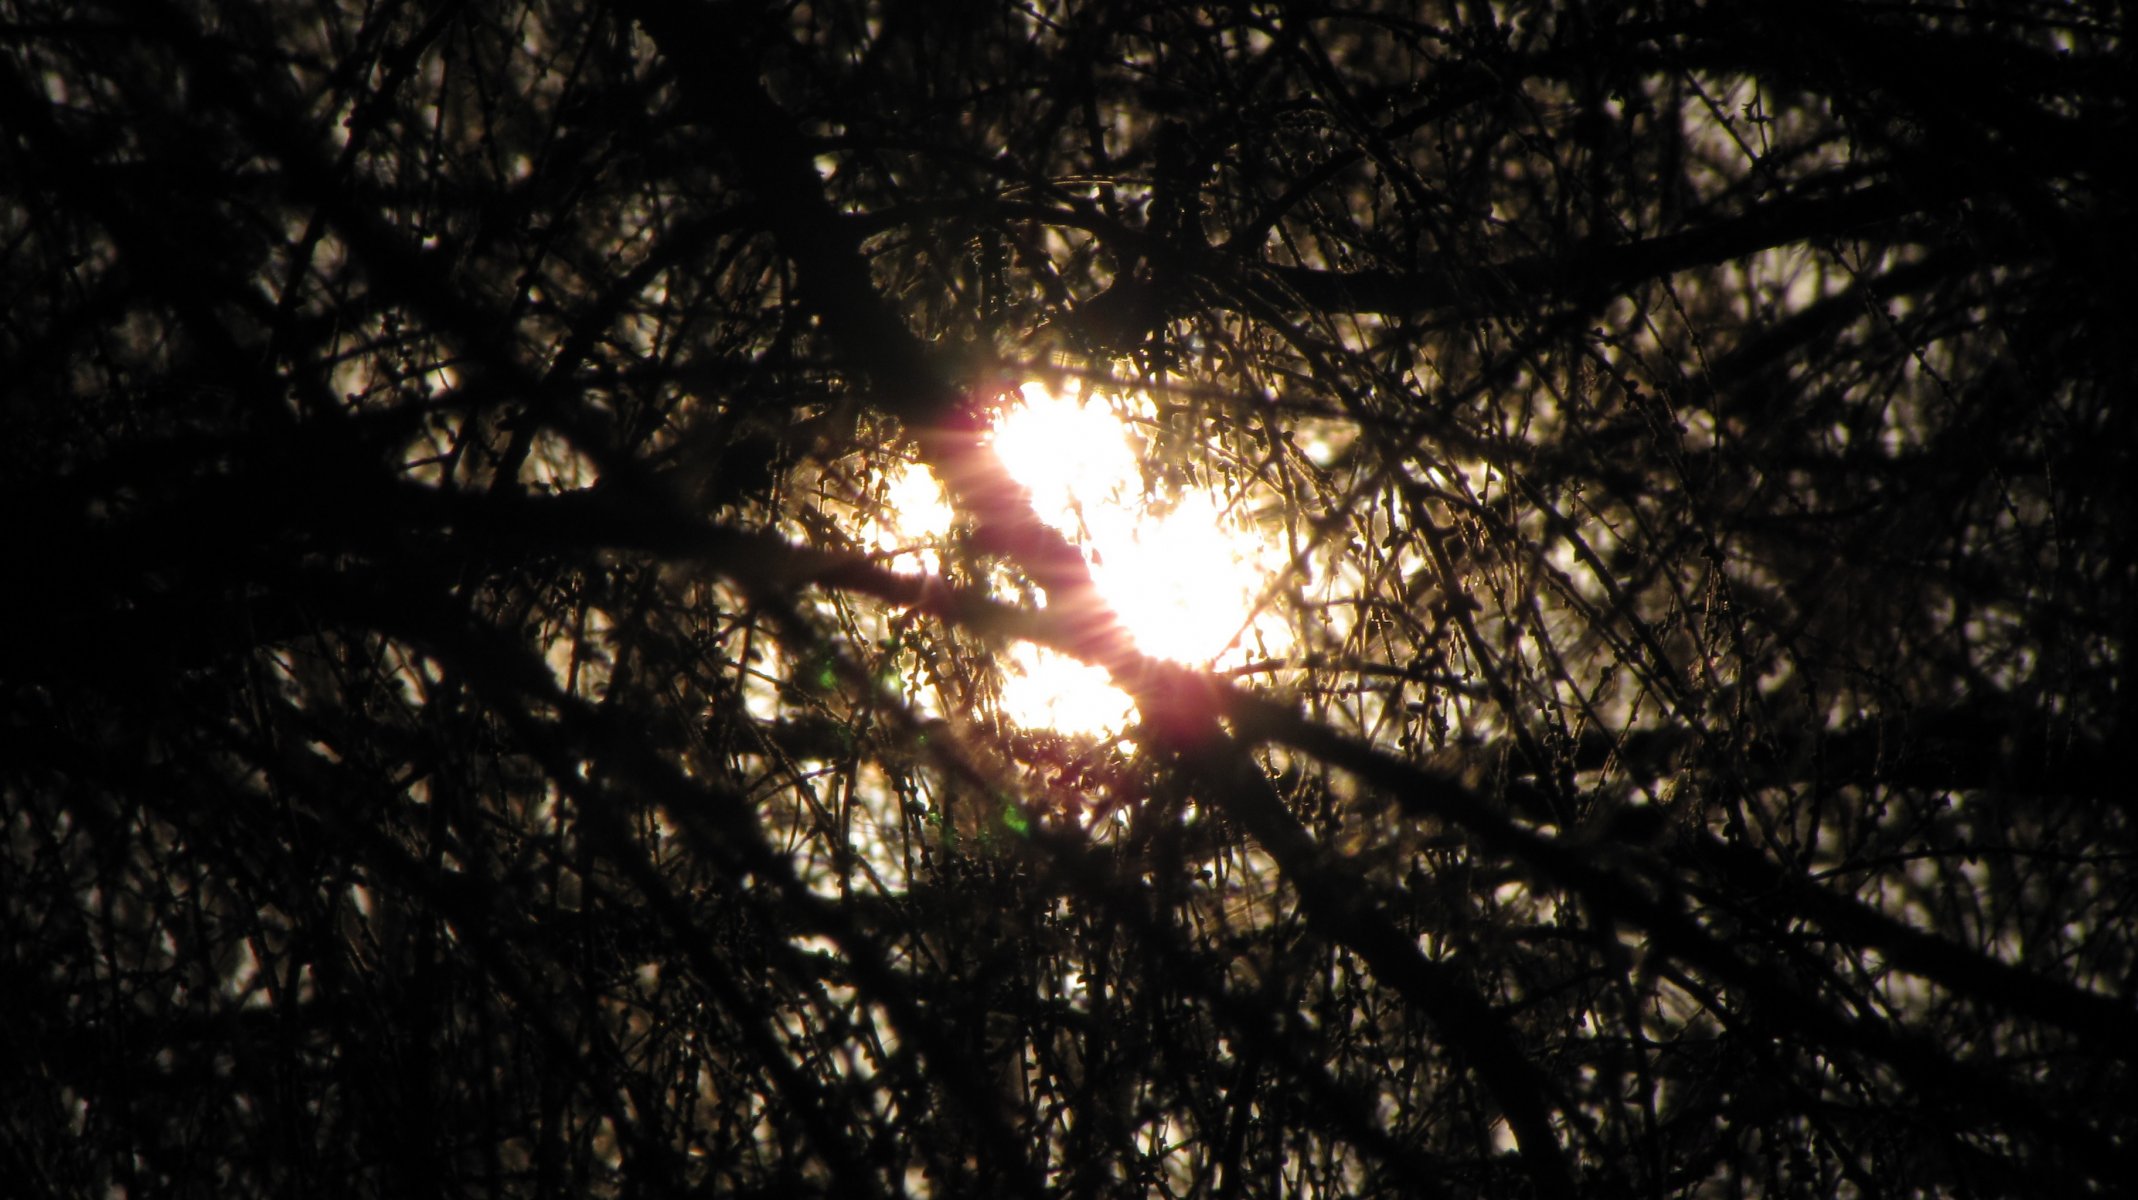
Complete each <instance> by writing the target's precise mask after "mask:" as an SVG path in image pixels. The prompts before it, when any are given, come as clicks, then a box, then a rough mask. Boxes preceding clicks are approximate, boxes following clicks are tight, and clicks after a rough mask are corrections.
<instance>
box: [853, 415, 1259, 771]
mask: <svg viewBox="0 0 2138 1200" xmlns="http://www.w3.org/2000/svg"><path fill="white" fill-rule="evenodd" d="M1136 403H1137V402H1136V401H1133V400H1124V401H1118V402H1109V401H1107V400H1103V399H1099V398H1096V397H1087V396H1084V395H1081V394H1078V393H1077V392H1074V391H1072V392H1071V393H1070V394H1068V395H1056V394H1054V393H1053V392H1050V391H1048V390H1047V389H1045V388H1043V387H1040V386H1038V385H1036V384H1027V385H1025V387H1024V388H1023V390H1022V396H1021V403H1019V404H1016V405H1014V406H1012V407H1010V408H1008V409H1007V410H1005V411H1004V412H1003V414H1002V415H1001V417H1000V418H999V419H998V420H997V421H996V423H995V427H994V434H993V440H994V447H995V452H996V453H997V454H999V455H1000V456H1001V458H1002V462H1003V465H1004V466H1005V467H1006V468H1007V469H1008V470H1009V472H1010V474H1011V475H1012V476H1014V477H1015V478H1016V480H1017V481H1018V482H1019V483H1021V484H1023V485H1024V486H1025V488H1026V489H1027V490H1028V491H1030V492H1031V493H1032V502H1033V507H1034V509H1035V510H1036V511H1037V513H1038V515H1039V517H1040V518H1041V519H1042V520H1044V521H1046V522H1048V523H1049V524H1051V525H1053V526H1054V527H1055V528H1057V529H1059V530H1061V531H1062V533H1063V534H1064V535H1065V536H1067V537H1068V538H1069V539H1070V540H1071V541H1072V542H1074V543H1076V544H1077V545H1078V546H1079V547H1081V548H1082V549H1083V550H1084V553H1085V556H1086V559H1087V561H1089V562H1090V564H1091V572H1092V579H1093V581H1094V582H1095V583H1096V584H1097V585H1098V588H1099V592H1100V594H1101V595H1103V596H1104V597H1105V598H1106V600H1107V602H1108V603H1109V604H1111V605H1112V606H1113V608H1114V611H1115V612H1116V613H1118V614H1119V615H1120V618H1121V622H1122V624H1123V625H1124V626H1126V627H1127V629H1128V631H1129V633H1130V635H1131V636H1133V637H1134V638H1135V640H1136V644H1137V646H1138V647H1139V648H1140V649H1141V650H1142V651H1143V652H1144V653H1145V654H1149V655H1152V656H1154V657H1158V658H1166V659H1171V660H1173V661H1175V662H1180V663H1184V664H1187V665H1190V666H1198V667H1213V666H1215V667H1222V666H1226V665H1231V664H1232V663H1234V662H1236V661H1240V660H1243V659H1244V658H1245V657H1247V656H1246V654H1245V653H1244V652H1243V651H1242V650H1241V648H1240V647H1241V643H1242V642H1243V641H1247V642H1251V643H1252V644H1253V645H1254V646H1255V650H1256V652H1257V653H1267V652H1281V649H1282V643H1284V642H1285V641H1286V638H1285V635H1284V633H1283V630H1282V628H1281V626H1280V625H1278V623H1277V622H1275V621H1274V620H1256V619H1255V616H1256V614H1255V612H1254V606H1255V603H1256V601H1257V598H1258V597H1259V596H1260V594H1261V591H1262V588H1263V587H1264V586H1265V585H1266V584H1267V582H1268V581H1269V579H1270V578H1271V577H1272V576H1273V575H1274V574H1275V573H1276V572H1277V570H1278V569H1279V568H1280V567H1281V565H1282V562H1283V558H1282V555H1281V554H1280V553H1278V552H1277V550H1276V549H1275V548H1274V547H1273V546H1271V545H1270V544H1269V543H1268V542H1267V541H1266V540H1264V539H1263V538H1262V537H1260V536H1258V535H1257V534H1256V533H1255V532H1253V531H1252V530H1251V529H1250V528H1249V527H1248V526H1247V525H1246V523H1245V522H1243V521H1241V520H1240V519H1238V518H1237V517H1236V516H1235V515H1234V514H1233V513H1232V512H1231V511H1229V510H1228V507H1227V504H1226V500H1225V498H1224V497H1221V496H1218V495H1215V494H1212V493H1210V492H1208V491H1203V490H1198V489H1194V488H1188V489H1184V490H1181V491H1179V492H1177V493H1165V492H1162V491H1161V490H1159V489H1154V488H1153V487H1151V486H1150V485H1149V483H1148V482H1147V478H1148V477H1147V474H1146V472H1145V470H1144V467H1143V464H1142V462H1141V459H1140V458H1139V454H1138V450H1139V446H1138V443H1137V440H1136V438H1135V435H1134V433H1133V432H1132V430H1133V425H1132V422H1131V421H1130V420H1128V419H1125V418H1126V417H1134V416H1137V415H1144V416H1148V415H1149V414H1148V412H1145V413H1143V414H1138V413H1137V412H1136ZM1116 404H1119V405H1120V406H1121V407H1120V408H1118V409H1117V407H1116ZM1145 407H1146V408H1147V407H1148V406H1147V405H1146V406H1145ZM886 486H887V493H886V496H885V500H886V503H887V507H888V508H889V510H890V512H891V513H892V514H895V517H896V526H897V527H896V529H890V530H880V531H879V532H878V533H877V535H876V548H877V549H878V550H879V551H882V552H884V553H886V554H887V555H889V556H890V558H891V560H892V561H893V562H894V563H895V564H896V565H897V566H898V567H899V569H918V570H929V571H933V570H937V569H940V566H941V563H940V561H939V560H938V559H937V558H936V556H935V554H934V552H933V551H931V550H927V549H925V548H920V547H921V546H924V545H925V543H926V541H928V540H932V539H934V538H938V537H940V536H941V535H942V533H943V532H944V531H945V530H946V529H948V527H949V524H950V510H949V508H948V506H947V505H946V504H945V503H944V501H943V497H942V493H941V491H940V490H939V489H938V488H937V487H936V484H935V480H934V479H933V478H932V477H931V476H930V475H929V474H928V472H927V471H925V470H924V469H922V468H919V467H906V468H902V469H900V470H898V471H896V472H893V474H892V475H891V477H890V478H889V479H888V480H887V481H886ZM917 543H918V545H917ZM1243 635H1246V636H1245V637H1243ZM1004 668H1005V670H1004V682H1003V691H1002V697H1001V701H1002V708H1003V711H1004V713H1005V714H1006V715H1007V716H1009V718H1010V719H1011V720H1013V721H1015V722H1017V723H1018V724H1020V725H1024V726H1026V727H1027V728H1049V729H1056V730H1061V731H1065V732H1086V733H1098V732H1107V731H1113V730H1118V729H1120V728H1121V727H1122V726H1124V725H1126V724H1127V723H1128V721H1129V720H1130V718H1131V716H1132V715H1133V708H1132V705H1131V704H1130V702H1129V699H1128V697H1127V696H1125V695H1123V694H1122V693H1121V692H1120V691H1119V690H1118V689H1116V688H1115V687H1114V686H1113V685H1112V684H1111V683H1110V682H1108V680H1107V677H1106V673H1105V672H1104V671H1102V670H1099V669H1098V668H1095V667H1090V666H1086V665H1085V664H1083V663H1080V662H1078V661H1076V660H1075V659H1072V658H1069V657H1067V656H1065V655H1061V654H1057V653H1054V652H1053V651H1050V650H1046V649H1044V648H1041V647H1037V646H1032V645H1027V644H1018V645H1016V646H1013V647H1011V648H1010V649H1009V651H1008V653H1007V654H1006V656H1005V660H1004Z"/></svg>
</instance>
